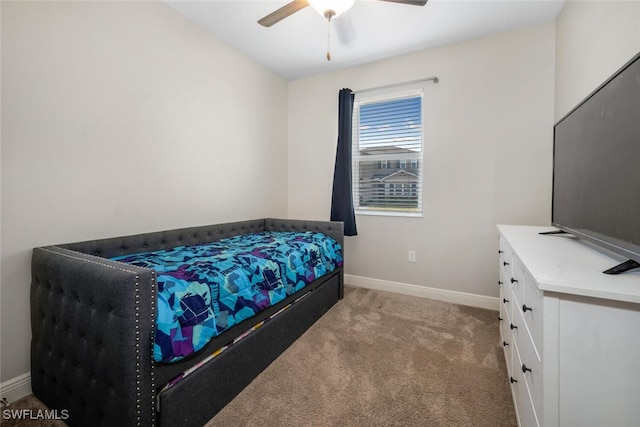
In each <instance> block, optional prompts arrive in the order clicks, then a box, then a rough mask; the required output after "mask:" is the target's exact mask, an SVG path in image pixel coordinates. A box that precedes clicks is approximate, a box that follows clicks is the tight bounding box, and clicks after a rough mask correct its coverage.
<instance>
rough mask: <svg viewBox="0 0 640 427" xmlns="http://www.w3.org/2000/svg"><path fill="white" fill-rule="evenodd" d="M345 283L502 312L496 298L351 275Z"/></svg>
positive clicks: (348, 275)
mask: <svg viewBox="0 0 640 427" xmlns="http://www.w3.org/2000/svg"><path fill="white" fill-rule="evenodd" d="M344 282H345V284H346V285H351V286H357V287H359V288H368V289H375V290H378V291H386V292H395V293H397V294H403V295H410V296H414V297H420V298H429V299H435V300H438V301H445V302H451V303H454V304H461V305H469V306H472V307H479V308H486V309H488V310H495V311H499V310H500V300H499V299H498V298H496V297H488V296H484V295H476V294H469V293H466V292H458V291H449V290H446V289H437V288H429V287H427V286H418V285H411V284H409V283H399V282H390V281H387V280H380V279H372V278H370V277H362V276H353V275H351V274H345V275H344Z"/></svg>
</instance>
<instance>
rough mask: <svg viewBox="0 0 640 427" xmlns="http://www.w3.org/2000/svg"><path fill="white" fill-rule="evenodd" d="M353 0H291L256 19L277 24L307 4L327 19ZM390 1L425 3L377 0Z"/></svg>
mask: <svg viewBox="0 0 640 427" xmlns="http://www.w3.org/2000/svg"><path fill="white" fill-rule="evenodd" d="M354 1H355V0H293V1H292V2H290V3H287V4H285V5H284V6H282V7H281V8H280V9H278V10H276V11H274V12H271V13H270V14H268V15H267V16H265V17H264V18H262V19H260V20H259V21H258V24H260V25H262V26H263V27H270V26H272V25H273V24H277V23H278V22H280V21H282V20H283V19H284V18H286V17H288V16H290V15H293V14H294V13H296V12H297V11H299V10H301V9H304V8H305V7H307V6H311V7H312V8H313V9H315V10H316V11H317V12H318V13H319V14H320V15H322V16H324V17H325V18H327V19H328V20H331V19H332V18H336V17H338V16H340V15H341V14H342V13H344V12H346V11H347V10H349V9H350V8H351V6H353V3H354ZM378 1H386V2H391V3H402V4H408V5H411V6H424V5H425V4H427V0H378Z"/></svg>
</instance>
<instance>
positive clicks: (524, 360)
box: [512, 311, 542, 413]
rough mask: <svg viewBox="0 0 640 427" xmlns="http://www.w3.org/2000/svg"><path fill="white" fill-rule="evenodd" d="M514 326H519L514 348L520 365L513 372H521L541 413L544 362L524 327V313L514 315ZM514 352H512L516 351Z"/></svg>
mask: <svg viewBox="0 0 640 427" xmlns="http://www.w3.org/2000/svg"><path fill="white" fill-rule="evenodd" d="M513 317H514V320H513V324H514V325H517V326H518V327H517V329H513V341H514V344H515V345H514V348H515V349H516V350H517V352H518V359H519V363H518V364H517V365H516V364H515V359H513V360H514V366H513V371H514V372H516V371H519V372H521V373H522V376H523V377H524V381H525V383H526V385H527V389H528V390H529V394H530V396H531V401H532V403H533V407H534V408H535V410H536V412H538V413H541V409H542V361H541V359H540V357H539V355H538V353H537V352H536V350H535V348H534V344H533V340H532V338H531V335H530V334H529V331H528V329H527V328H526V327H524V324H525V320H524V319H523V318H522V312H520V311H517V312H516V313H514V314H513ZM516 350H512V351H516Z"/></svg>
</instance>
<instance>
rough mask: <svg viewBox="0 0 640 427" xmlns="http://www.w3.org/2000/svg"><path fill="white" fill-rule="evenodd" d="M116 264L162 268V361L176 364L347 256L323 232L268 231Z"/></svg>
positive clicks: (158, 337)
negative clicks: (343, 255)
mask: <svg viewBox="0 0 640 427" xmlns="http://www.w3.org/2000/svg"><path fill="white" fill-rule="evenodd" d="M112 260H115V261H119V262H124V263H128V264H133V265H137V266H140V267H146V268H150V269H153V270H155V271H156V273H157V281H158V313H157V319H156V331H155V343H154V360H155V361H156V362H175V361H178V360H181V359H184V358H185V357H187V356H189V355H191V354H193V353H195V352H197V351H198V350H200V349H202V348H203V347H204V346H206V344H207V343H208V342H209V341H210V340H211V338H213V337H215V336H217V335H219V334H221V333H222V332H224V331H225V330H227V329H229V328H231V327H232V326H234V325H236V324H238V323H240V322H242V321H244V320H246V319H249V318H251V317H252V316H254V315H255V314H257V313H258V312H260V311H262V310H264V309H265V308H267V307H270V306H272V305H274V304H277V303H278V302H280V301H282V300H284V299H285V298H286V297H287V296H289V295H292V294H294V293H295V292H297V291H299V290H301V289H303V288H304V287H305V286H306V285H307V284H309V283H311V282H313V281H314V280H315V279H317V278H320V277H322V276H324V275H325V274H328V273H330V272H332V271H334V270H335V269H337V268H340V267H341V266H342V260H343V257H342V248H341V246H340V244H338V243H337V242H336V241H335V240H334V239H332V238H331V237H328V236H327V235H325V234H323V233H318V232H310V231H308V232H275V231H267V232H261V233H254V234H245V235H239V236H234V237H230V238H226V239H221V240H218V241H215V242H211V243H207V244H202V245H197V246H179V247H175V248H171V249H167V250H160V251H153V252H143V253H136V254H130V255H125V256H119V257H114V258H112Z"/></svg>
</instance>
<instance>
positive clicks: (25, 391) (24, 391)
mask: <svg viewBox="0 0 640 427" xmlns="http://www.w3.org/2000/svg"><path fill="white" fill-rule="evenodd" d="M29 394H31V373H30V372H27V373H25V374H22V375H19V376H17V377H15V378H12V379H10V380H7V381H5V382H3V383H0V399H2V401H3V402H5V400H4V399H7V400H6V403H11V402H15V401H16V400H18V399H21V398H23V397H25V396H27V395H29Z"/></svg>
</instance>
